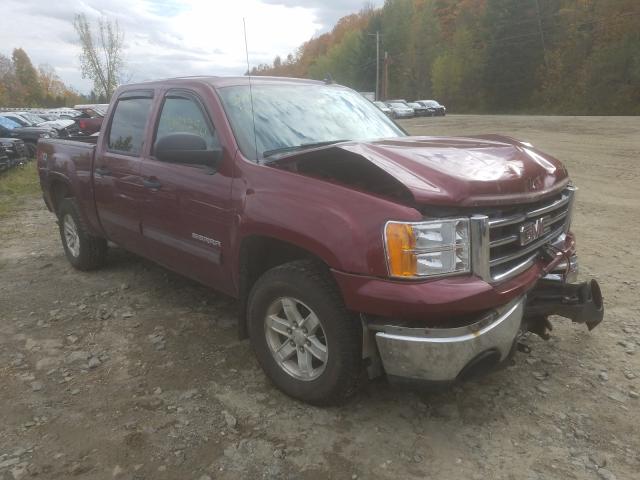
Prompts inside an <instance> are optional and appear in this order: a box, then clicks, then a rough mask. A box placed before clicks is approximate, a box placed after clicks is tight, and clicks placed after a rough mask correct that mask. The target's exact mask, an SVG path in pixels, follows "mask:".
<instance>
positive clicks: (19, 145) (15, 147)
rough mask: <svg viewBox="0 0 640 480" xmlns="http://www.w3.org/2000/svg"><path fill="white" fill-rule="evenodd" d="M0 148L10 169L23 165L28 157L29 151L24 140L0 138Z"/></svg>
mask: <svg viewBox="0 0 640 480" xmlns="http://www.w3.org/2000/svg"><path fill="white" fill-rule="evenodd" d="M0 146H1V147H2V148H3V149H4V150H5V152H6V154H7V157H8V159H9V166H10V167H14V166H16V165H19V164H21V163H25V162H26V161H27V159H28V157H29V151H28V149H27V146H26V145H25V143H24V140H20V139H19V138H11V137H6V138H2V137H0Z"/></svg>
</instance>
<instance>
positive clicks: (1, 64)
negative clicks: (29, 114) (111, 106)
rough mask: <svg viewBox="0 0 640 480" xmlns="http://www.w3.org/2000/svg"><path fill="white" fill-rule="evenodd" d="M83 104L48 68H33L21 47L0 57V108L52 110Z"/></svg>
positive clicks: (53, 71) (50, 67) (80, 96)
mask: <svg viewBox="0 0 640 480" xmlns="http://www.w3.org/2000/svg"><path fill="white" fill-rule="evenodd" d="M85 101H86V97H84V96H82V95H80V94H79V93H78V92H76V91H75V90H74V89H73V88H71V87H69V86H67V85H65V84H64V83H63V82H62V80H60V77H59V76H58V75H57V74H56V71H55V69H54V68H53V67H52V66H51V65H48V64H43V65H39V66H38V68H37V69H36V67H34V66H33V63H31V59H30V58H29V55H27V52H25V51H24V50H23V49H22V48H15V49H14V50H13V54H12V55H11V57H7V56H5V55H2V54H0V107H48V108H53V107H63V106H73V105H75V104H77V103H84V102H85Z"/></svg>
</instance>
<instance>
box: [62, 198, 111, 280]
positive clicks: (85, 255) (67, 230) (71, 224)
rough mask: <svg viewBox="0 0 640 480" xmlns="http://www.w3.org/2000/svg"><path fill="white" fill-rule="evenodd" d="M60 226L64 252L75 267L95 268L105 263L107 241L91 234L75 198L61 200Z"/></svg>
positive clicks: (82, 268) (81, 268)
mask: <svg viewBox="0 0 640 480" xmlns="http://www.w3.org/2000/svg"><path fill="white" fill-rule="evenodd" d="M58 226H59V228H60V238H61V240H62V247H63V248H64V253H65V255H66V256H67V260H69V263H71V265H72V266H73V267H74V268H77V269H78V270H95V269H97V268H100V267H101V266H102V265H104V263H105V261H106V258H107V241H106V240H105V239H104V238H100V237H95V236H93V235H91V234H89V230H88V228H87V227H86V225H85V224H84V223H83V221H82V218H81V217H80V209H79V207H78V203H77V202H76V200H75V199H74V198H65V199H63V200H62V201H61V202H60V206H59V208H58Z"/></svg>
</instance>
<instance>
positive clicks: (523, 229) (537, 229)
mask: <svg viewBox="0 0 640 480" xmlns="http://www.w3.org/2000/svg"><path fill="white" fill-rule="evenodd" d="M549 218H550V217H542V218H538V219H537V220H534V221H533V222H528V223H523V224H522V225H520V245H521V246H523V247H524V246H525V245H528V244H530V243H531V242H533V241H534V240H537V239H538V238H540V237H542V236H543V235H544V234H545V229H546V224H547V221H549Z"/></svg>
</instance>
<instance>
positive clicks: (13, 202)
mask: <svg viewBox="0 0 640 480" xmlns="http://www.w3.org/2000/svg"><path fill="white" fill-rule="evenodd" d="M38 196H40V180H39V179H38V171H37V168H36V162H35V160H32V161H30V162H29V163H27V164H26V165H25V166H24V167H14V168H12V169H11V170H9V171H8V172H4V173H3V174H0V218H2V217H8V216H10V215H11V214H12V213H13V212H14V211H15V210H16V209H18V208H19V207H21V206H22V205H23V204H24V203H25V202H26V201H27V200H30V199H32V198H37V197H38Z"/></svg>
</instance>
